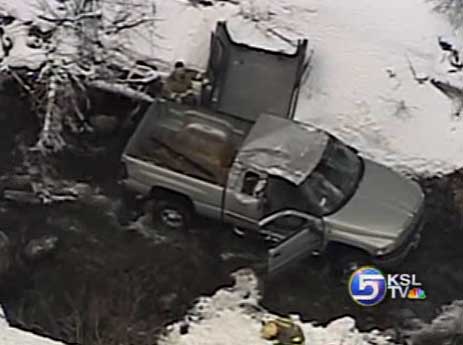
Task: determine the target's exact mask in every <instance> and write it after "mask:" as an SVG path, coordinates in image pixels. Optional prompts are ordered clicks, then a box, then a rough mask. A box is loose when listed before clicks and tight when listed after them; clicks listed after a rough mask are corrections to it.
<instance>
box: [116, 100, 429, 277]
mask: <svg viewBox="0 0 463 345" xmlns="http://www.w3.org/2000/svg"><path fill="white" fill-rule="evenodd" d="M122 160H123V162H124V164H125V168H126V178H125V180H124V182H125V185H126V186H127V187H128V188H130V189H132V190H135V191H136V192H137V193H140V194H142V195H147V196H149V197H150V198H152V199H153V200H154V201H155V206H154V210H153V211H154V216H155V219H157V220H158V222H159V225H160V226H162V227H163V228H165V229H170V230H180V229H187V228H188V226H189V225H190V224H191V220H192V217H193V216H194V214H200V215H203V216H206V217H210V218H213V219H216V220H219V221H223V222H226V223H231V224H233V225H234V226H236V227H237V228H239V229H241V230H243V231H252V232H255V233H258V234H261V235H263V236H264V237H266V238H267V239H270V240H271V241H272V243H274V245H273V246H272V248H271V249H270V250H269V261H268V269H269V271H270V272H276V271H278V270H280V269H282V268H284V267H286V266H287V265H288V264H290V263H293V262H295V261H297V260H298V259H300V258H303V257H304V256H306V255H307V254H311V253H321V252H322V251H324V250H325V249H326V248H327V247H328V246H329V245H331V244H334V243H338V244H342V245H343V246H345V247H351V248H355V249H356V250H360V251H361V252H362V253H365V254H367V255H368V257H369V258H370V259H371V260H373V261H374V262H375V263H377V264H388V265H389V264H394V263H397V262H400V261H401V260H402V259H403V258H404V257H405V256H406V255H407V254H408V252H409V251H410V250H411V249H412V248H414V247H415V246H416V245H417V243H418V241H419V238H420V230H421V227H422V223H423V222H422V219H423V217H422V216H423V204H424V195H423V192H422V190H421V189H420V187H419V185H418V184H417V183H415V182H413V181H411V180H409V179H407V178H405V177H403V176H401V175H399V174H398V173H396V172H394V171H392V170H390V169H389V168H386V167H384V166H382V165H379V164H377V163H375V162H373V161H371V160H369V159H365V158H362V157H360V156H359V155H358V154H357V152H356V150H355V149H353V148H351V147H349V146H347V145H345V144H344V143H343V142H341V141H340V140H339V139H337V138H335V137H334V136H332V135H330V134H328V133H326V132H324V131H322V130H320V129H316V128H314V127H311V126H309V125H307V124H303V123H299V122H295V121H293V120H290V119H287V118H282V117H277V116H272V115H261V116H259V117H258V118H257V121H256V122H254V123H250V122H246V121H243V120H240V119H239V118H236V117H233V116H228V115H225V114H221V113H217V112H213V111H210V110H204V111H203V110H200V109H199V108H194V109H192V108H190V107H188V106H185V105H180V104H175V103H171V102H167V101H163V100H159V101H157V102H156V103H155V104H153V105H152V106H151V107H150V109H149V110H148V111H147V113H146V115H145V116H144V118H143V120H142V121H141V123H140V124H139V126H138V128H137V130H136V131H135V133H134V135H133V136H132V138H131V139H130V141H129V143H128V145H127V147H126V149H125V152H124V153H123V156H122Z"/></svg>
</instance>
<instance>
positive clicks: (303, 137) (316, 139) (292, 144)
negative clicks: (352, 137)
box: [234, 114, 329, 185]
mask: <svg viewBox="0 0 463 345" xmlns="http://www.w3.org/2000/svg"><path fill="white" fill-rule="evenodd" d="M328 140H329V136H328V134H326V133H325V132H323V131H321V130H320V129H317V128H314V127H311V126H310V125H307V124H302V123H299V122H295V121H291V120H288V119H283V118H281V117H277V116H273V115H268V114H262V115H260V116H259V118H258V120H257V122H256V123H255V124H254V126H253V127H252V129H251V131H250V132H249V134H248V136H247V137H246V139H245V141H244V143H243V145H242V146H241V148H240V150H239V152H238V154H237V155H236V157H235V161H234V164H235V165H236V166H239V165H243V166H245V167H247V168H252V169H255V170H257V171H261V172H266V173H268V174H270V175H276V176H279V177H282V178H284V179H286V180H288V181H290V182H292V183H294V184H296V185H299V184H300V183H302V182H303V181H304V180H305V179H307V176H309V175H310V173H311V172H312V170H313V169H314V168H315V167H316V166H317V164H318V163H319V162H320V159H321V157H322V155H323V152H324V151H325V148H326V145H327V143H328Z"/></svg>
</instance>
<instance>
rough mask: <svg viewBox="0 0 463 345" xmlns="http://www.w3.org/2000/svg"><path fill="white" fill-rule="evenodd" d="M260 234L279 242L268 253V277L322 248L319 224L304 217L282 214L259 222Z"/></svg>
mask: <svg viewBox="0 0 463 345" xmlns="http://www.w3.org/2000/svg"><path fill="white" fill-rule="evenodd" d="M259 226H260V228H261V231H262V232H264V233H266V234H272V235H273V237H274V238H280V240H279V241H278V244H277V245H276V246H274V247H273V248H271V249H269V252H268V263H267V264H268V266H267V270H268V274H269V275H275V274H277V273H279V272H281V271H283V270H285V269H287V268H288V267H290V266H291V265H294V264H296V263H298V262H299V261H300V260H302V259H304V258H306V257H307V256H309V255H311V254H314V253H319V252H321V251H322V250H324V248H325V246H326V234H325V228H324V226H323V222H322V221H321V220H319V219H317V218H313V217H311V216H308V215H306V214H304V213H301V212H297V211H293V210H285V211H280V212H277V213H275V214H273V215H271V216H268V217H267V218H264V219H263V220H261V221H260V222H259Z"/></svg>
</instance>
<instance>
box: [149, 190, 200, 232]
mask: <svg viewBox="0 0 463 345" xmlns="http://www.w3.org/2000/svg"><path fill="white" fill-rule="evenodd" d="M192 216H193V210H192V207H191V206H190V205H189V203H188V202H187V201H184V200H182V199H180V198H175V197H172V198H166V199H161V200H156V201H155V204H154V209H153V219H154V221H155V222H156V225H158V226H159V227H161V228H162V229H163V230H167V231H186V230H188V228H189V227H190V225H191V219H192Z"/></svg>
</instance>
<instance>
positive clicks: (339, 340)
mask: <svg viewBox="0 0 463 345" xmlns="http://www.w3.org/2000/svg"><path fill="white" fill-rule="evenodd" d="M234 278H235V285H234V286H233V287H229V288H223V289H220V290H218V291H217V292H216V293H215V294H214V295H213V296H211V297H202V298H200V299H199V301H198V302H197V303H196V305H195V306H194V307H193V309H192V311H191V312H190V314H189V315H188V316H187V317H186V322H183V321H182V322H179V323H177V324H174V325H171V326H170V327H168V333H167V335H166V336H165V337H164V338H163V339H162V340H161V341H160V345H232V344H253V345H268V344H269V342H268V341H266V340H264V339H263V338H261V336H260V328H261V321H262V320H270V319H272V318H274V317H277V316H276V315H273V314H271V313H269V312H267V311H265V310H263V309H262V308H260V307H259V305H258V302H259V292H258V289H257V279H256V277H255V276H254V275H253V273H252V272H251V271H249V270H246V269H244V270H240V271H238V272H236V273H235V274H234ZM292 317H293V318H294V319H295V320H296V322H297V323H298V324H299V325H300V326H301V328H302V330H303V331H304V336H305V338H306V341H307V344H310V345H341V344H343V345H367V344H377V345H381V344H384V345H385V344H390V342H389V341H388V339H387V337H385V336H382V335H381V334H380V333H379V332H377V331H373V332H370V333H361V332H359V331H358V330H357V329H356V328H355V321H354V320H353V319H352V318H350V317H345V318H341V319H338V320H335V321H333V322H332V323H330V324H329V325H328V326H327V327H319V326H315V325H313V324H311V323H302V322H300V321H298V318H297V315H292ZM185 324H188V325H189V327H188V332H187V333H186V334H181V332H180V329H181V328H182V327H185Z"/></svg>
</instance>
